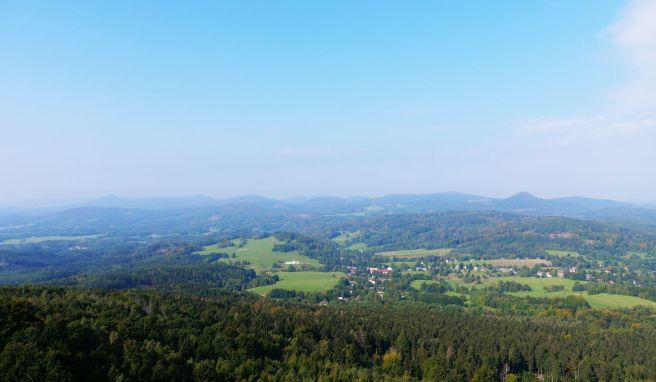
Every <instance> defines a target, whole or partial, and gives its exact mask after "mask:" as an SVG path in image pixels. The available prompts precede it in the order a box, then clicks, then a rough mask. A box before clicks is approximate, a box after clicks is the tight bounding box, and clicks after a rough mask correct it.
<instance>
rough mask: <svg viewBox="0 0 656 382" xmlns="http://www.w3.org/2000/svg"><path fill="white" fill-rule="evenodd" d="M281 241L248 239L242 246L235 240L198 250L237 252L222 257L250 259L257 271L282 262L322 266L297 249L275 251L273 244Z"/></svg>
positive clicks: (284, 265)
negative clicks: (229, 244) (231, 242)
mask: <svg viewBox="0 0 656 382" xmlns="http://www.w3.org/2000/svg"><path fill="white" fill-rule="evenodd" d="M279 243H281V242H280V241H278V240H277V239H276V238H274V237H273V236H270V237H267V238H264V239H248V240H247V241H246V245H244V246H243V247H240V246H239V245H238V244H239V241H238V240H235V241H234V244H235V245H233V246H231V247H224V248H220V247H218V246H216V245H209V246H207V247H204V248H203V250H202V251H199V252H196V254H198V255H211V254H213V253H227V254H228V255H232V254H233V253H234V254H235V258H234V259H233V258H228V259H225V258H224V259H220V260H219V261H222V262H230V261H235V260H238V261H248V262H249V263H250V265H249V267H251V268H253V269H254V270H255V271H256V272H258V273H260V272H263V271H266V270H271V268H272V266H273V264H275V263H277V262H282V263H283V267H286V266H287V265H286V264H284V263H293V262H297V264H294V266H295V267H296V268H300V267H301V266H302V265H303V264H307V265H309V266H311V267H321V264H320V263H319V262H318V261H317V260H315V259H312V258H309V257H307V256H303V255H301V254H299V253H298V252H297V251H292V252H274V250H273V246H274V245H275V244H279Z"/></svg>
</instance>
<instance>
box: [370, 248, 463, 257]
mask: <svg viewBox="0 0 656 382" xmlns="http://www.w3.org/2000/svg"><path fill="white" fill-rule="evenodd" d="M449 253H451V248H438V249H403V250H399V251H386V252H378V253H376V255H379V256H383V257H407V258H418V257H428V256H446V255H448V254H449Z"/></svg>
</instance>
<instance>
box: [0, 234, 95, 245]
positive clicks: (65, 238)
mask: <svg viewBox="0 0 656 382" xmlns="http://www.w3.org/2000/svg"><path fill="white" fill-rule="evenodd" d="M101 236H103V235H83V236H32V237H26V238H22V239H9V240H5V241H3V242H0V244H4V245H18V244H38V243H43V242H46V241H79V240H89V239H96V238H99V237H101Z"/></svg>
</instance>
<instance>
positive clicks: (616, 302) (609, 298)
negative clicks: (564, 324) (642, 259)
mask: <svg viewBox="0 0 656 382" xmlns="http://www.w3.org/2000/svg"><path fill="white" fill-rule="evenodd" d="M499 281H514V282H517V283H520V284H527V285H529V286H530V287H531V289H532V290H531V291H530V292H512V293H508V294H510V295H513V296H517V297H526V296H530V297H551V298H553V297H566V296H572V295H578V296H583V297H584V298H585V299H586V301H588V303H589V304H590V306H591V307H593V308H597V309H600V308H617V309H620V308H629V309H630V308H633V307H635V306H638V305H643V306H647V307H649V308H653V309H656V302H654V301H650V300H645V299H643V298H639V297H633V296H625V295H617V294H607V293H600V294H595V295H589V294H588V293H587V292H572V287H573V286H574V281H573V280H568V279H561V278H550V279H547V278H536V277H519V276H512V277H497V278H489V279H485V280H484V281H483V282H482V283H481V284H464V283H463V282H462V280H460V279H454V280H452V281H451V282H452V283H454V284H459V285H465V286H467V287H469V288H471V287H472V286H474V285H476V287H477V288H482V287H485V286H489V285H493V284H495V283H497V282H499ZM424 282H426V283H430V282H431V281H424V280H416V281H413V282H412V287H413V288H416V289H419V288H420V287H421V284H422V283H424ZM581 283H585V281H581ZM550 285H562V286H563V287H564V290H562V291H558V292H547V291H545V290H544V287H546V286H550Z"/></svg>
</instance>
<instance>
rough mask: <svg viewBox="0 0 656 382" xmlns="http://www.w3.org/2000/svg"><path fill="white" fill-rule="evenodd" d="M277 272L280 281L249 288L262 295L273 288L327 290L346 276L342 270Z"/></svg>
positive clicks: (301, 290)
mask: <svg viewBox="0 0 656 382" xmlns="http://www.w3.org/2000/svg"><path fill="white" fill-rule="evenodd" d="M275 274H276V275H278V277H280V281H278V282H277V283H276V284H274V285H265V286H261V287H257V288H253V289H249V290H250V291H251V292H255V293H257V294H261V295H265V294H267V293H269V292H270V291H271V290H272V289H285V290H295V291H299V292H325V291H327V290H330V289H332V288H334V287H335V285H337V283H338V282H339V279H340V278H342V277H346V275H345V274H344V273H342V272H277V273H275Z"/></svg>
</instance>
